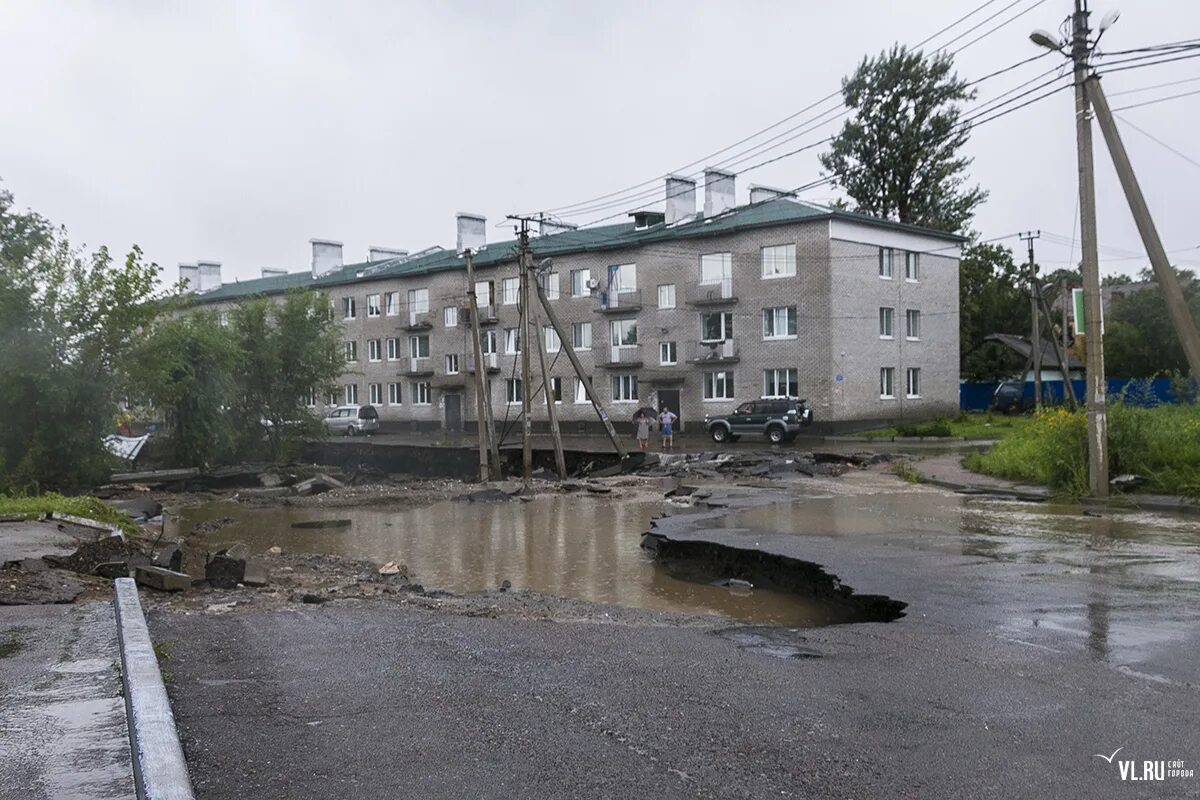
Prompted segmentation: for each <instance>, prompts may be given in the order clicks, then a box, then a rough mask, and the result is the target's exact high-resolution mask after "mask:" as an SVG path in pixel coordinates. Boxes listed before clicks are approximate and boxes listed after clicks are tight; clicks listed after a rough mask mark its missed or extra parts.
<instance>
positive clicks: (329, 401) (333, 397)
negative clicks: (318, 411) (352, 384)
mask: <svg viewBox="0 0 1200 800" xmlns="http://www.w3.org/2000/svg"><path fill="white" fill-rule="evenodd" d="M337 404H338V395H337V392H330V393H329V394H327V395H326V396H325V405H327V406H336V405H337Z"/></svg>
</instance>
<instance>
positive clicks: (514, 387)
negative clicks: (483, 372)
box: [504, 378, 525, 406]
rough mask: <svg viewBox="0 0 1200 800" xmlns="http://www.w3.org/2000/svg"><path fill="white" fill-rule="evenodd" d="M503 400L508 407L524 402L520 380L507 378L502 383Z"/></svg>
mask: <svg viewBox="0 0 1200 800" xmlns="http://www.w3.org/2000/svg"><path fill="white" fill-rule="evenodd" d="M504 399H505V401H506V402H507V403H508V404H509V405H510V406H514V405H518V404H520V403H523V402H524V401H525V395H524V387H523V386H522V384H521V379H520V378H509V379H508V380H506V381H505V382H504Z"/></svg>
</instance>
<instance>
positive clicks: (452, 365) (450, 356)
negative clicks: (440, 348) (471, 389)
mask: <svg viewBox="0 0 1200 800" xmlns="http://www.w3.org/2000/svg"><path fill="white" fill-rule="evenodd" d="M458 368H459V363H458V353H447V354H446V374H447V375H457V374H458V371H459V370H458Z"/></svg>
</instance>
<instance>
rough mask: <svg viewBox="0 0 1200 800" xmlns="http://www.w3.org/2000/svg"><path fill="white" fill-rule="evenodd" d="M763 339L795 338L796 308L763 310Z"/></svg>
mask: <svg viewBox="0 0 1200 800" xmlns="http://www.w3.org/2000/svg"><path fill="white" fill-rule="evenodd" d="M763 338H764V339H795V338H796V307H795V306H785V307H781V308H764V309H763Z"/></svg>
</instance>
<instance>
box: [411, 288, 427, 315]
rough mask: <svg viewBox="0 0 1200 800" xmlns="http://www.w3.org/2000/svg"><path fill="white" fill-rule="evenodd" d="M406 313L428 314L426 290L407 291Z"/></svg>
mask: <svg viewBox="0 0 1200 800" xmlns="http://www.w3.org/2000/svg"><path fill="white" fill-rule="evenodd" d="M408 312H409V313H410V314H428V313H429V290H428V289H409V290H408Z"/></svg>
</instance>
